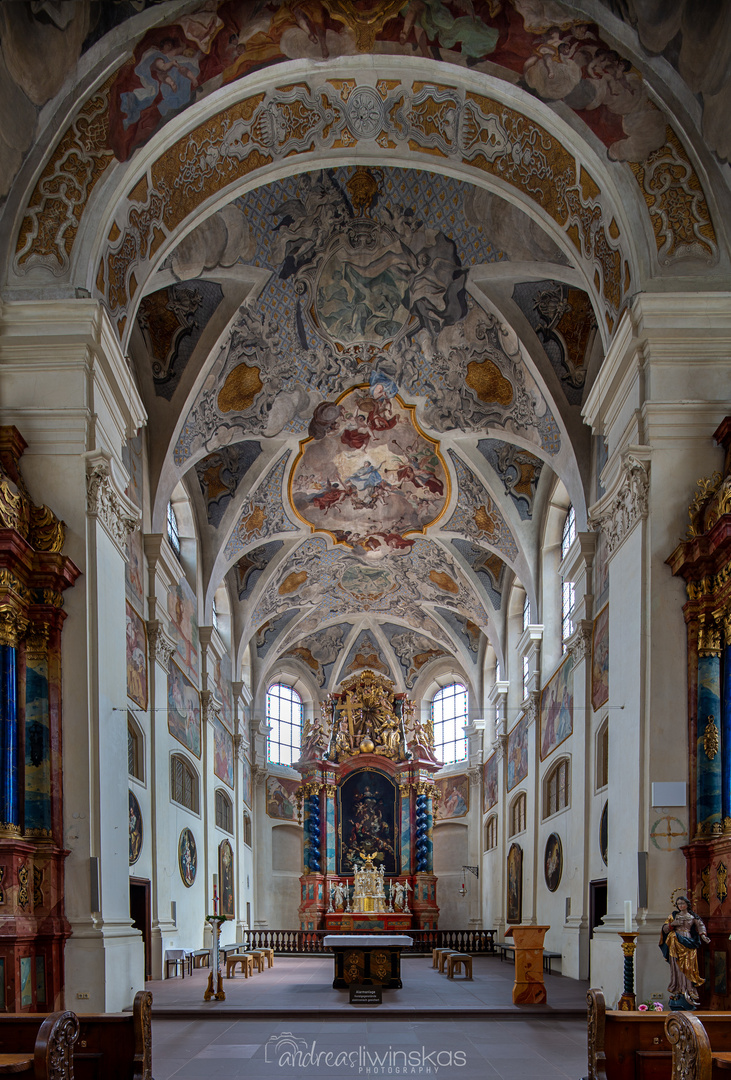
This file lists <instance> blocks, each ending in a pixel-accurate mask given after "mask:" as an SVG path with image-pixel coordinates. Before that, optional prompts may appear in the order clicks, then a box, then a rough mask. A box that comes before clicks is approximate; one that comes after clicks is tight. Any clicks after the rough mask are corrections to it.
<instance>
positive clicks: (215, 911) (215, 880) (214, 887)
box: [213, 874, 218, 915]
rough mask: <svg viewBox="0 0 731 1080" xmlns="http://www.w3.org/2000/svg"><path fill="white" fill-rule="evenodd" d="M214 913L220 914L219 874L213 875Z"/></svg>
mask: <svg viewBox="0 0 731 1080" xmlns="http://www.w3.org/2000/svg"><path fill="white" fill-rule="evenodd" d="M213 914H214V915H218V874H214V875H213Z"/></svg>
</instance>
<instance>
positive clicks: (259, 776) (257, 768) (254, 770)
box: [251, 765, 268, 787]
mask: <svg viewBox="0 0 731 1080" xmlns="http://www.w3.org/2000/svg"><path fill="white" fill-rule="evenodd" d="M251 775H252V777H253V779H254V783H255V784H256V785H257V787H263V785H264V781H265V780H266V778H267V775H268V774H267V770H266V769H264V768H263V767H262V766H261V765H252V766H251Z"/></svg>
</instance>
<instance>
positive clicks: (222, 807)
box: [216, 788, 234, 834]
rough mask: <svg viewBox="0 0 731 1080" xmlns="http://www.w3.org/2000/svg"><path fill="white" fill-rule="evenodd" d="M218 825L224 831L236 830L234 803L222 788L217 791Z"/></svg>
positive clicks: (231, 831)
mask: <svg viewBox="0 0 731 1080" xmlns="http://www.w3.org/2000/svg"><path fill="white" fill-rule="evenodd" d="M216 826H217V828H219V829H223V831H224V832H227V833H232V834H233V831H234V808H233V803H232V802H231V800H230V798H229V797H228V795H227V794H226V792H225V791H222V790H221V789H220V788H219V789H218V791H217V792H216Z"/></svg>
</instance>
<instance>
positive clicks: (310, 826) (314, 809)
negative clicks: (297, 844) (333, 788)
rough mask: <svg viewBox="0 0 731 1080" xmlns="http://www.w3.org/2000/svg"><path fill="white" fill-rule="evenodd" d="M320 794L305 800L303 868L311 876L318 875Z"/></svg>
mask: <svg viewBox="0 0 731 1080" xmlns="http://www.w3.org/2000/svg"><path fill="white" fill-rule="evenodd" d="M320 844H321V833H320V793H319V790H317V791H315V792H313V793H312V794H311V795H310V797H309V799H308V800H307V821H306V825H305V867H306V868H307V869H308V870H311V871H312V873H313V874H319V873H320V861H321V856H320Z"/></svg>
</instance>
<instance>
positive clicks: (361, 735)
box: [295, 671, 440, 933]
mask: <svg viewBox="0 0 731 1080" xmlns="http://www.w3.org/2000/svg"><path fill="white" fill-rule="evenodd" d="M433 745H434V740H433V733H432V731H431V725H430V724H426V725H423V724H421V723H420V722H419V721H418V720H417V719H416V718H415V707H414V705H413V703H412V702H411V701H409V700H408V698H407V697H406V695H405V694H401V693H397V692H396V690H395V687H394V684H393V683H392V682H391V680H390V679H388V678H385V677H384V676H383V675H378V674H376V673H375V672H373V671H363V672H361V673H359V674H358V675H354V676H352V677H351V678H350V679H347V680H346V681H345V682H343V683H342V684H341V688H340V691H339V692H338V693H335V694H331V695H329V697H328V699H327V700H326V701H325V702H324V703H323V705H322V716H321V717H317V718H315V720H313V722H312V724H311V725H310V727H309V728H308V729H307V730H306V731H305V733H304V738H303V744H302V756H301V758H300V760H299V762H297V764H296V765H295V768H296V769H297V770H298V772H299V773H300V775H301V777H302V783H301V784H300V786H299V788H298V790H297V803H298V809H299V814H300V820H301V821H302V823H303V826H304V872H303V874H302V876H301V878H300V882H301V889H302V892H301V902H300V908H299V915H300V926H301V928H302V929H303V930H325V929H326V930H328V931H331V932H336V933H337V932H341V933H342V932H345V933H349V932H353V931H367V930H371V931H372V930H386V931H391V932H394V933H399V932H403V931H406V930H409V929H424V930H432V929H436V927H437V920H438V918H439V908H438V907H437V902H436V888H437V879H436V877H435V876H434V869H433V842H432V828H433V820H434V811H435V799H436V798H437V795H438V792H437V789H436V787H435V784H434V773H435V772H436V771H437V770H438V769H439V767H440V766H439V762H438V761H437V760H436V757H435V756H434V749H433Z"/></svg>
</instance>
